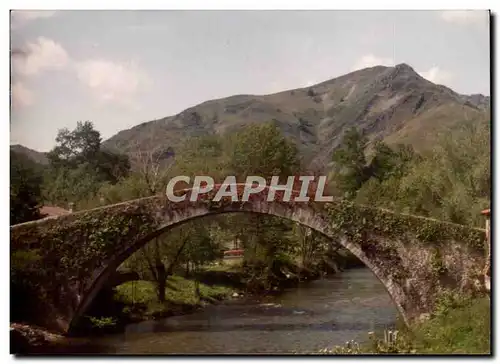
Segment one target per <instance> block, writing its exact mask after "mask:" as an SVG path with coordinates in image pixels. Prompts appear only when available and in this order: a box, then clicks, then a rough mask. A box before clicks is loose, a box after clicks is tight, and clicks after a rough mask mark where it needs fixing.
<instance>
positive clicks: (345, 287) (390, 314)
mask: <svg viewBox="0 0 500 364" xmlns="http://www.w3.org/2000/svg"><path fill="white" fill-rule="evenodd" d="M396 315H397V312H396V308H395V306H394V304H393V303H392V301H391V299H390V298H389V295H388V294H387V292H386V291H385V289H384V287H383V286H382V284H381V283H380V282H379V281H378V280H377V279H376V278H375V276H374V275H373V274H372V273H371V272H370V271H369V270H368V269H366V268H363V269H353V270H349V271H346V272H343V273H341V274H338V275H335V276H332V277H329V278H327V279H322V280H318V281H315V282H310V283H307V284H304V285H302V286H300V287H298V288H294V289H290V290H288V291H286V292H284V294H282V295H280V296H279V297H270V298H266V299H263V300H260V301H256V300H251V299H247V300H240V301H232V302H228V303H223V304H219V305H216V306H210V307H207V308H206V309H203V310H202V311H199V312H197V313H194V314H191V315H186V316H177V317H171V318H167V319H164V320H161V321H148V322H141V323H139V324H133V325H129V326H128V327H127V329H126V331H125V333H123V334H119V335H113V336H108V337H103V338H96V339H95V344H97V345H99V347H100V349H99V350H100V351H101V352H107V353H120V354H139V353H171V354H191V353H192V354H258V353H266V354H269V353H275V354H286V353H297V352H314V351H318V350H320V349H322V348H325V347H332V346H333V345H340V344H342V343H344V342H346V341H348V340H351V339H353V340H358V341H362V340H364V339H366V333H367V332H368V331H371V330H374V329H381V328H386V327H392V326H393V325H394V323H395V320H396Z"/></svg>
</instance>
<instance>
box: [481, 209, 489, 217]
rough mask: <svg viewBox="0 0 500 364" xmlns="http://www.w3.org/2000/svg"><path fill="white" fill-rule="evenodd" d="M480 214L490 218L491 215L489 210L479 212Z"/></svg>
mask: <svg viewBox="0 0 500 364" xmlns="http://www.w3.org/2000/svg"><path fill="white" fill-rule="evenodd" d="M481 214H482V215H486V216H490V215H491V212H490V209H486V210H483V211H481Z"/></svg>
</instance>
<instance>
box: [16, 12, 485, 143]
mask: <svg viewBox="0 0 500 364" xmlns="http://www.w3.org/2000/svg"><path fill="white" fill-rule="evenodd" d="M488 22H489V20H488V14H487V12H485V11H146V10H144V11H115V10H109V11H18V12H13V13H12V14H11V52H12V69H11V79H12V80H11V81H12V83H11V92H12V111H11V121H10V129H11V144H17V143H19V144H23V145H25V146H27V147H29V148H33V149H36V150H39V151H48V150H50V149H51V148H52V147H53V145H54V142H55V136H56V134H57V130H58V129H60V128H63V127H68V128H70V129H72V128H74V127H75V126H76V122H77V121H78V120H91V121H93V122H94V124H95V126H96V128H97V129H98V130H99V131H100V132H101V133H102V136H103V138H104V139H106V138H109V137H111V136H112V135H114V134H115V133H116V132H118V131H120V130H123V129H128V128H130V127H132V126H134V125H137V124H140V123H142V122H145V121H149V120H153V119H156V118H162V117H165V116H169V115H172V114H176V113H178V112H180V111H182V110H184V109H185V108H187V107H190V106H193V105H196V104H198V103H200V102H203V101H206V100H209V99H214V98H221V97H226V96H230V95H234V94H242V93H245V94H268V93H273V92H278V91H281V90H284V89H290V88H297V87H303V86H307V85H311V84H314V83H319V82H322V81H325V80H327V79H330V78H333V77H337V76H340V75H342V74H345V73H348V72H350V71H353V70H355V69H359V68H364V67H369V66H373V65H377V64H382V65H394V64H397V63H402V62H405V63H408V64H410V65H411V66H412V67H413V68H414V69H415V70H416V71H417V72H419V73H420V74H421V75H422V76H424V77H426V78H427V79H429V80H431V81H433V82H435V83H440V84H444V85H446V86H448V87H451V88H452V89H454V90H455V91H457V92H460V93H466V94H472V93H482V94H485V95H489V94H490V81H489V80H490V67H489V57H490V50H489V30H488V24H489V23H488Z"/></svg>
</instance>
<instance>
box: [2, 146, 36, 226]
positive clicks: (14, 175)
mask: <svg viewBox="0 0 500 364" xmlns="http://www.w3.org/2000/svg"><path fill="white" fill-rule="evenodd" d="M41 185H42V172H41V170H40V168H39V167H38V166H37V165H36V164H35V163H34V162H32V161H31V160H30V159H28V158H27V157H25V156H24V155H22V154H19V153H16V152H11V153H10V224H11V225H14V224H19V223H22V222H26V221H30V220H36V219H38V218H40V205H41V203H42V193H41Z"/></svg>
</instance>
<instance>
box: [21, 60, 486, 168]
mask: <svg viewBox="0 0 500 364" xmlns="http://www.w3.org/2000/svg"><path fill="white" fill-rule="evenodd" d="M489 118H490V98H489V97H486V96H483V95H478V94H476V95H460V94H458V93H456V92H454V91H452V90H451V89H449V88H447V87H445V86H441V85H436V84H434V83H432V82H429V81H427V80H426V79H424V78H423V77H421V76H420V75H419V74H418V73H416V72H415V71H414V70H413V68H411V67H410V66H409V65H407V64H399V65H397V66H395V67H384V66H376V67H371V68H366V69H362V70H359V71H355V72H352V73H349V74H346V75H343V76H341V77H337V78H334V79H331V80H328V81H325V82H322V83H319V84H317V85H314V86H311V87H306V88H300V89H294V90H287V91H283V92H279V93H276V94H271V95H261V96H259V95H236V96H231V97H227V98H223V99H218V100H210V101H206V102H204V103H202V104H199V105H197V106H194V107H191V108H188V109H186V110H184V111H182V112H181V113H179V114H177V115H173V116H169V117H165V118H163V119H158V120H153V121H149V122H145V123H142V124H140V125H137V126H135V127H133V128H131V129H128V130H123V131H120V132H119V133H117V134H116V135H114V136H113V137H111V138H110V139H108V140H106V141H104V143H103V146H104V147H105V148H108V149H111V150H117V151H120V152H132V151H134V150H137V149H140V150H143V151H144V150H154V149H157V148H159V147H163V148H165V147H172V148H173V149H174V150H175V149H176V148H177V147H178V146H179V145H180V144H181V143H183V141H184V140H185V138H187V137H191V136H201V135H210V134H225V133H228V132H232V131H235V130H238V129H239V128H241V127H243V126H246V125H251V124H258V123H263V122H269V121H274V122H275V123H276V124H277V125H278V126H279V127H280V128H281V129H282V131H283V132H284V133H285V135H287V136H288V137H290V138H291V139H292V140H294V141H295V142H296V143H297V144H298V146H299V147H300V150H301V152H302V154H303V155H304V157H305V158H306V159H308V160H309V161H311V162H313V163H314V164H316V165H318V166H325V165H327V164H328V163H329V161H330V158H331V153H332V151H333V150H334V149H335V148H336V147H337V146H338V145H339V143H340V141H341V139H342V135H343V133H344V131H345V130H347V129H348V128H350V127H353V126H355V127H358V128H360V129H362V130H364V132H365V133H366V134H367V135H368V137H369V139H370V140H372V141H373V140H376V139H382V140H385V141H386V142H387V143H389V144H395V143H409V144H412V145H413V146H414V147H415V148H416V149H417V150H421V149H424V148H426V147H428V146H432V144H433V142H434V140H435V138H436V136H437V135H438V134H439V132H440V131H443V130H447V129H448V128H449V127H451V126H453V125H454V124H456V123H458V122H460V121H463V120H469V121H471V122H474V121H477V120H483V119H487V120H489ZM16 147H18V146H16ZM23 148H24V147H23ZM33 152H34V151H30V150H28V153H30V155H33V157H34V158H37V159H40V158H39V157H38V156H37V155H36V154H33ZM35 153H37V152H35ZM38 154H42V153H38ZM41 160H43V157H41Z"/></svg>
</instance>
